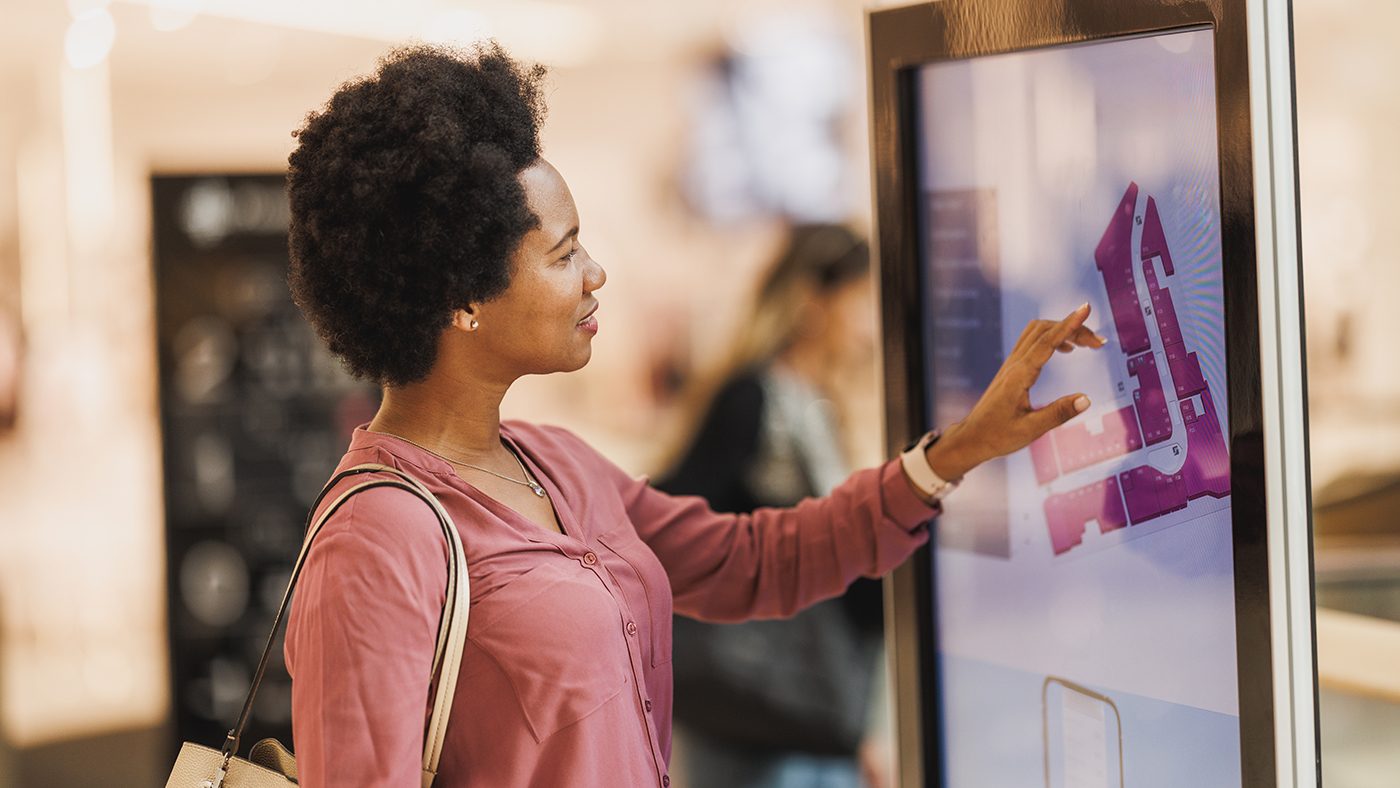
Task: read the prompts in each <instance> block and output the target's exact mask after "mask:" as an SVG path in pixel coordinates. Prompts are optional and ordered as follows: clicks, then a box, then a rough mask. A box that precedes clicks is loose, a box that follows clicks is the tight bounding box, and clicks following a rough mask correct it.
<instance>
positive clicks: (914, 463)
mask: <svg viewBox="0 0 1400 788" xmlns="http://www.w3.org/2000/svg"><path fill="white" fill-rule="evenodd" d="M939 435H940V433H939V432H938V430H934V431H932V432H929V433H927V434H925V435H924V436H923V437H921V438H919V439H918V440H917V441H915V442H914V445H912V446H910V447H909V448H907V449H905V450H904V452H903V453H901V454H900V455H899V462H900V464H901V465H903V466H904V473H905V475H907V476H908V477H909V480H910V481H912V482H913V483H914V487H915V488H916V489H917V490H918V491H919V492H920V493H922V494H923V496H924V498H926V499H928V500H929V501H931V502H932V501H941V500H943V499H944V498H946V497H947V496H948V493H950V492H952V491H953V490H955V489H957V486H958V482H956V481H948V480H947V479H944V478H942V477H940V476H939V475H938V474H936V473H934V472H933V468H932V467H930V466H929V464H928V454H927V452H928V447H929V446H932V445H933V443H934V441H936V440H938V436H939Z"/></svg>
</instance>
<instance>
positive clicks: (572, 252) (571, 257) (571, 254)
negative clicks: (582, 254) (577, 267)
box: [559, 245, 578, 263]
mask: <svg viewBox="0 0 1400 788" xmlns="http://www.w3.org/2000/svg"><path fill="white" fill-rule="evenodd" d="M577 256H578V246H577V245H575V246H574V247H573V248H571V249H570V250H569V253H568V254H566V255H564V256H563V257H561V258H559V259H560V260H562V261H564V262H568V263H572V262H573V261H574V258H575V257H577Z"/></svg>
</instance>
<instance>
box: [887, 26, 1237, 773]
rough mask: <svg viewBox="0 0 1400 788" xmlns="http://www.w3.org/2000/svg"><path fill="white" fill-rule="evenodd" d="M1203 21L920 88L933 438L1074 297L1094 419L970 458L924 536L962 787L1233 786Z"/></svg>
mask: <svg viewBox="0 0 1400 788" xmlns="http://www.w3.org/2000/svg"><path fill="white" fill-rule="evenodd" d="M1213 52H1214V33H1213V32H1212V31H1211V30H1210V29H1193V30H1186V31H1180V32H1173V33H1169V34H1162V35H1152V36H1141V37H1134V38H1121V39H1112V40H1105V41H1100V42H1094V43H1088V44H1079V45H1073V46H1063V47H1055V48H1047V49H1040V50H1032V51H1025V52H1018V53H1012V54H1005V55H993V56H985V57H976V58H971V59H967V60H954V61H945V62H938V63H933V64H930V65H926V66H921V67H919V68H918V69H916V71H915V73H914V91H913V100H914V101H915V106H914V112H915V118H916V139H915V150H916V155H917V157H918V184H919V201H918V204H919V210H920V214H919V220H920V221H919V224H920V248H921V258H922V260H921V265H922V267H923V268H922V270H923V275H922V281H923V282H924V288H925V291H924V293H923V307H924V308H923V314H924V320H925V329H926V343H925V353H926V355H925V358H924V362H925V369H926V370H927V374H928V379H927V380H926V381H925V383H926V386H925V390H926V391H927V392H928V401H927V403H926V404H927V406H928V410H929V417H930V423H931V424H934V425H945V424H947V423H948V422H949V421H951V420H954V419H957V418H960V417H962V416H963V415H965V414H966V413H967V411H968V409H969V408H970V407H971V405H972V403H973V401H974V400H975V398H976V397H977V395H978V394H979V393H980V392H981V391H982V389H983V388H984V387H985V386H986V385H987V383H988V382H989V381H990V380H991V377H992V375H993V374H994V373H995V371H996V370H997V368H998V366H999V365H1000V364H1001V361H1002V359H1003V358H1004V357H1005V355H1006V353H1007V352H1009V350H1010V348H1011V347H1012V346H1013V344H1014V343H1015V342H1016V340H1017V338H1018V336H1019V335H1020V333H1021V330H1022V329H1023V328H1024V327H1025V324H1026V322H1027V321H1028V320H1030V319H1033V318H1051V319H1059V318H1061V317H1063V316H1064V315H1066V314H1068V313H1069V312H1070V311H1071V310H1073V309H1074V308H1075V307H1077V306H1079V305H1080V304H1082V303H1083V302H1085V301H1088V302H1089V303H1090V304H1092V306H1093V313H1092V316H1091V317H1090V319H1089V325H1090V326H1091V327H1093V328H1095V329H1096V330H1097V331H1098V332H1099V333H1100V334H1102V335H1103V336H1105V337H1107V338H1108V340H1109V341H1108V345H1107V346H1106V347H1104V348H1102V349H1100V350H1097V351H1092V352H1086V351H1083V350H1080V351H1076V352H1074V353H1071V354H1067V355H1059V354H1057V355H1056V356H1055V357H1054V358H1053V359H1052V360H1051V361H1050V363H1049V365H1048V366H1047V367H1046V370H1045V372H1044V374H1043V375H1042V378H1041V380H1040V382H1039V383H1038V384H1037V386H1036V387H1035V388H1034V389H1033V390H1032V392H1031V395H1032V402H1033V404H1035V405H1037V406H1038V405H1041V404H1044V403H1046V402H1049V401H1051V400H1053V399H1055V398H1057V397H1059V396H1061V395H1064V394H1069V393H1073V392H1077V391H1082V392H1084V393H1086V394H1088V395H1089V397H1090V399H1091V400H1092V403H1093V404H1092V406H1091V408H1090V409H1089V410H1088V411H1087V412H1086V413H1084V414H1082V415H1081V416H1079V417H1078V418H1076V419H1075V420H1073V421H1072V422H1070V423H1069V424H1067V425H1065V426H1063V427H1061V428H1059V429H1057V430H1055V431H1053V432H1052V433H1050V434H1049V435H1047V436H1046V437H1045V438H1043V439H1041V440H1040V441H1038V442H1037V443H1035V444H1034V445H1032V446H1031V447H1030V448H1029V449H1027V450H1025V451H1022V452H1020V453H1018V454H1015V455H1013V456H1011V457H1008V458H1006V459H1005V460H1002V461H999V462H995V463H992V464H990V465H987V466H984V467H982V468H979V469H977V470H976V471H974V472H973V473H972V474H970V475H969V477H968V478H967V480H966V481H965V482H964V484H963V486H962V487H961V488H960V489H959V490H957V491H956V492H955V493H954V495H953V497H951V498H950V499H949V501H948V503H947V507H946V509H947V511H946V514H944V515H943V516H942V517H941V518H940V519H939V520H938V521H937V523H936V529H937V535H936V541H935V546H934V551H933V572H932V577H933V583H934V586H935V587H934V588H933V589H930V591H932V592H933V593H934V600H935V604H934V606H933V610H934V617H935V621H934V626H935V631H936V633H937V638H936V644H937V666H938V670H939V682H938V694H937V699H938V714H939V715H940V719H939V730H940V731H941V735H942V742H941V746H940V748H939V752H940V755H939V759H938V762H939V764H940V768H941V770H942V771H943V775H942V776H943V779H944V781H945V782H944V784H945V785H947V786H950V787H951V788H980V787H982V786H1034V785H1045V786H1047V787H1051V786H1055V787H1058V786H1066V787H1068V788H1107V787H1111V788H1121V786H1123V785H1130V786H1133V787H1134V788H1151V787H1153V786H1160V787H1161V788H1179V787H1180V786H1186V785H1192V786H1196V785H1200V786H1204V785H1210V786H1227V785H1239V784H1240V773H1241V771H1240V769H1241V767H1240V732H1239V711H1238V694H1239V693H1238V690H1237V674H1236V671H1237V662H1236V632H1235V583H1234V576H1233V560H1232V539H1231V495H1230V473H1229V469H1230V462H1229V450H1228V446H1229V442H1228V439H1227V437H1228V430H1227V427H1228V424H1229V420H1228V414H1227V411H1226V406H1227V402H1228V398H1227V397H1226V391H1227V388H1226V387H1227V384H1228V381H1227V380H1226V374H1225V373H1226V364H1225V337H1224V325H1223V323H1224V318H1223V314H1224V303H1223V291H1222V270H1221V254H1220V184H1219V178H1220V173H1219V162H1218V155H1217V151H1218V142H1217V127H1216V101H1215V68H1214V56H1213Z"/></svg>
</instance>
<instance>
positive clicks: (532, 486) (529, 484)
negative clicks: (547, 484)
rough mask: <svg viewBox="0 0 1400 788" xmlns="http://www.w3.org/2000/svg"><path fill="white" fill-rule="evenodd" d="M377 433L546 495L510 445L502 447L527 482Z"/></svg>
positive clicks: (539, 494)
mask: <svg viewBox="0 0 1400 788" xmlns="http://www.w3.org/2000/svg"><path fill="white" fill-rule="evenodd" d="M377 432H379V433H380V434H381V435H388V436H389V437H391V438H398V439H399V440H401V441H403V442H404V443H411V444H413V445H414V446H417V447H418V448H420V449H422V450H423V451H425V452H427V453H429V454H431V455H433V456H434V457H437V458H438V459H441V460H446V461H448V462H450V463H452V464H453V465H461V466H463V467H466V468H471V469H473V470H478V471H481V472H482V473H489V474H491V475H492V476H495V477H497V478H500V479H505V480H506V481H508V482H510V483H512V484H519V485H521V486H524V487H529V488H530V490H531V491H532V492H533V493H534V494H535V495H537V496H539V497H541V498H543V497H544V495H545V493H544V488H543V487H541V486H540V484H539V482H537V481H535V479H534V477H532V476H530V471H529V470H527V469H526V468H525V463H523V462H521V461H520V455H518V454H516V453H515V450H514V449H512V448H511V447H510V446H509V445H508V444H505V443H504V442H502V445H504V446H505V447H506V451H508V452H510V456H511V457H514V458H515V464H516V465H519V466H520V472H521V473H523V474H525V481H523V482H522V481H520V480H519V479H512V478H510V477H509V476H506V475H505V474H502V473H496V472H495V471H493V470H491V469H490V468H483V467H481V466H480V465H472V464H471V463H469V462H462V461H461V460H458V459H453V458H452V457H448V456H447V455H445V454H442V453H441V452H436V451H433V450H432V449H430V448H428V447H427V446H424V445H423V444H421V443H419V442H418V441H414V440H409V439H408V438H405V437H404V436H402V435H398V434H395V433H392V432H383V431H382V430H377Z"/></svg>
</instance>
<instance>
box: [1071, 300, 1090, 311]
mask: <svg viewBox="0 0 1400 788" xmlns="http://www.w3.org/2000/svg"><path fill="white" fill-rule="evenodd" d="M1074 311H1076V312H1087V311H1089V302H1088V301H1085V302H1084V303H1083V304H1080V305H1079V308H1078V309H1076V310H1074Z"/></svg>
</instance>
